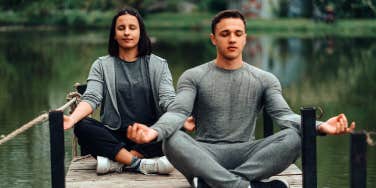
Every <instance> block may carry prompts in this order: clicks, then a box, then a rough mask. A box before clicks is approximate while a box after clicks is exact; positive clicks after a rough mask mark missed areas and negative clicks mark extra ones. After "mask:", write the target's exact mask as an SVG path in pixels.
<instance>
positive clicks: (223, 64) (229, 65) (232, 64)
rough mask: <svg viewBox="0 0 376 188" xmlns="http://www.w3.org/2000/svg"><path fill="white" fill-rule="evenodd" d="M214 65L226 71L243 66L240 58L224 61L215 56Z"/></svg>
mask: <svg viewBox="0 0 376 188" xmlns="http://www.w3.org/2000/svg"><path fill="white" fill-rule="evenodd" d="M215 65H216V66H217V67H219V68H222V69H226V70H236V69H239V68H241V67H242V66H243V59H242V57H241V56H240V58H236V59H225V58H220V57H218V56H217V58H216V59H215Z"/></svg>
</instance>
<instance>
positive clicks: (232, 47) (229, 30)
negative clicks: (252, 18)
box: [210, 18, 247, 60]
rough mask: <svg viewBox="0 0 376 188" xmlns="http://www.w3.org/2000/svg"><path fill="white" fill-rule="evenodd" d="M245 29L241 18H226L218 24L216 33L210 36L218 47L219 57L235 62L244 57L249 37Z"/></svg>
mask: <svg viewBox="0 0 376 188" xmlns="http://www.w3.org/2000/svg"><path fill="white" fill-rule="evenodd" d="M244 27H245V26H244V23H243V21H242V20H241V19H239V18H224V19H222V20H221V21H219V22H218V23H217V25H216V26H215V33H214V34H210V39H211V41H212V43H213V44H214V45H215V46H216V47H217V53H218V55H219V56H222V57H223V58H225V59H227V60H234V59H236V58H239V56H241V55H242V51H243V48H244V45H245V43H246V36H247V34H246V32H245V28H244Z"/></svg>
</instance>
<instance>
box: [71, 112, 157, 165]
mask: <svg viewBox="0 0 376 188" xmlns="http://www.w3.org/2000/svg"><path fill="white" fill-rule="evenodd" d="M74 134H75V135H76V136H77V138H78V143H79V144H80V146H81V149H83V150H84V151H86V152H88V153H89V154H91V155H92V156H94V157H97V156H103V157H107V158H109V159H111V160H115V156H116V154H117V153H118V152H119V151H120V149H121V148H125V149H126V150H128V151H131V150H135V151H137V152H139V153H140V154H142V155H143V156H144V157H145V158H152V157H159V156H163V152H162V143H161V142H154V143H149V144H136V143H134V142H132V141H131V140H129V139H128V138H127V137H126V134H127V132H126V130H111V129H108V128H107V127H105V126H104V124H103V123H101V122H99V121H97V120H95V119H92V118H84V119H82V120H81V121H79V122H78V123H77V124H76V125H75V127H74Z"/></svg>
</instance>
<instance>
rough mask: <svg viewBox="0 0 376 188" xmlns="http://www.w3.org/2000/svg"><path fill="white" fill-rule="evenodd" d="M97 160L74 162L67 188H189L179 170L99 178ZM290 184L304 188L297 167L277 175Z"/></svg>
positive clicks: (84, 159) (120, 174) (291, 167)
mask: <svg viewBox="0 0 376 188" xmlns="http://www.w3.org/2000/svg"><path fill="white" fill-rule="evenodd" d="M95 169H96V160H95V159H94V158H93V157H78V158H75V159H73V160H72V162H71V165H70V167H69V170H68V173H67V175H66V177H65V181H66V187H67V188H83V187H91V188H99V187H108V188H109V187H111V188H113V187H114V188H118V187H127V188H133V187H137V188H151V187H154V188H159V187H166V188H189V187H190V185H189V183H188V182H187V180H186V179H185V178H184V176H183V175H182V174H181V173H180V172H179V171H177V170H174V171H173V172H172V173H171V174H169V175H142V174H138V173H129V172H125V173H111V174H106V175H100V176H98V175H97V174H96V172H95ZM277 176H278V177H280V178H283V179H285V180H286V181H288V182H289V184H290V187H291V188H301V187H302V172H301V170H300V169H299V168H298V167H297V166H296V165H291V166H289V167H288V168H287V169H286V170H285V171H283V172H282V173H280V174H278V175H277Z"/></svg>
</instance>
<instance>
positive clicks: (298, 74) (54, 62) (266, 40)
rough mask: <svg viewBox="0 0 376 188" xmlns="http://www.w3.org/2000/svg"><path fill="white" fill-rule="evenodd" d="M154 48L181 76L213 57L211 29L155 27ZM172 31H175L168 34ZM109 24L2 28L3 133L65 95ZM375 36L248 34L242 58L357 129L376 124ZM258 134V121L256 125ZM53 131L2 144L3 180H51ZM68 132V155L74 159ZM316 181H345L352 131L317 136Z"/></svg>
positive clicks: (297, 97) (19, 183) (295, 103)
mask: <svg viewBox="0 0 376 188" xmlns="http://www.w3.org/2000/svg"><path fill="white" fill-rule="evenodd" d="M150 33H151V35H152V36H154V37H155V38H156V39H157V40H156V41H157V43H155V44H154V49H155V53H156V54H158V55H160V56H162V57H165V58H166V59H167V60H168V62H169V66H170V68H171V70H172V73H173V77H174V82H175V83H176V81H177V79H178V77H179V75H181V73H182V72H183V71H184V70H186V69H188V68H190V67H193V66H196V65H199V64H202V63H204V62H206V61H210V60H211V59H212V58H214V57H215V49H214V47H213V46H212V45H211V43H210V41H209V38H208V37H207V34H203V33H191V32H190V33H187V32H180V33H179V32H175V33H173V34H171V35H170V34H168V35H167V34H166V32H158V31H151V32H150ZM171 36H173V37H171ZM106 40H107V34H106V31H83V32H71V31H28V32H27V35H26V34H25V33H24V32H22V31H19V32H3V33H1V34H0V76H1V79H0V87H1V88H2V89H1V90H0V125H1V129H0V135H1V134H7V133H9V132H10V131H12V130H14V129H15V128H17V127H18V126H19V125H21V124H22V123H25V122H26V121H28V120H30V119H31V118H33V117H35V116H37V115H39V114H40V113H41V112H43V111H46V110H48V109H52V108H56V107H58V106H60V105H61V104H63V103H64V101H65V95H66V93H67V92H68V91H70V90H72V85H73V83H75V82H85V79H86V77H87V74H88V71H89V68H90V65H91V63H92V62H93V61H94V60H95V59H96V58H97V57H98V56H102V55H105V54H106ZM375 42H376V38H339V37H335V36H327V37H320V38H304V37H303V38H302V37H299V38H298V37H287V38H278V37H270V36H250V37H248V43H247V46H246V48H245V51H244V57H245V58H244V60H245V61H247V62H248V63H250V64H253V65H255V66H257V67H259V68H261V69H264V70H268V71H271V72H273V73H274V74H275V75H276V76H277V77H278V78H279V79H280V80H281V84H282V86H283V92H284V95H285V97H286V99H287V101H288V102H289V104H290V105H291V107H292V108H293V109H294V111H296V112H298V111H299V107H300V106H303V105H316V106H321V107H322V108H323V109H324V110H325V117H324V118H323V119H326V118H328V117H330V116H332V115H334V114H336V113H338V112H344V113H346V114H348V115H349V118H350V119H354V120H356V121H357V122H358V124H357V125H358V128H359V129H367V130H375V129H376V128H375V126H374V125H373V122H375V120H376V117H375V116H374V112H375V110H376V109H375V108H376V101H375V98H374V94H375V93H376V89H375V88H376V87H375V86H373V82H374V81H375V80H376V64H375V63H373V62H374V61H375V60H376V43H375ZM257 131H258V132H257V135H258V136H260V135H261V129H260V128H258V129H257ZM48 138H49V133H48V127H47V126H45V125H41V126H37V127H35V128H32V129H31V130H29V131H27V132H26V133H24V134H22V135H20V136H18V137H17V138H16V139H14V140H12V141H10V142H8V143H7V144H5V145H3V146H0V160H1V161H3V162H2V163H0V187H10V186H13V187H50V174H49V173H50V169H49V168H50V164H49V163H50V161H49V141H48ZM70 138H71V137H70V133H69V132H67V133H66V141H65V143H66V161H67V164H68V161H69V159H70V154H71V151H70V143H71V141H70ZM318 145H319V146H318V153H319V155H318V159H319V162H318V165H319V166H318V177H319V179H318V181H319V187H342V186H347V185H348V175H349V169H348V157H349V153H348V150H349V137H348V136H340V137H323V138H318ZM375 150H376V149H375V147H369V150H368V159H369V160H368V169H367V170H368V186H369V187H371V185H374V184H376V160H374V159H375V158H376V157H375V156H376V151H375Z"/></svg>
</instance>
